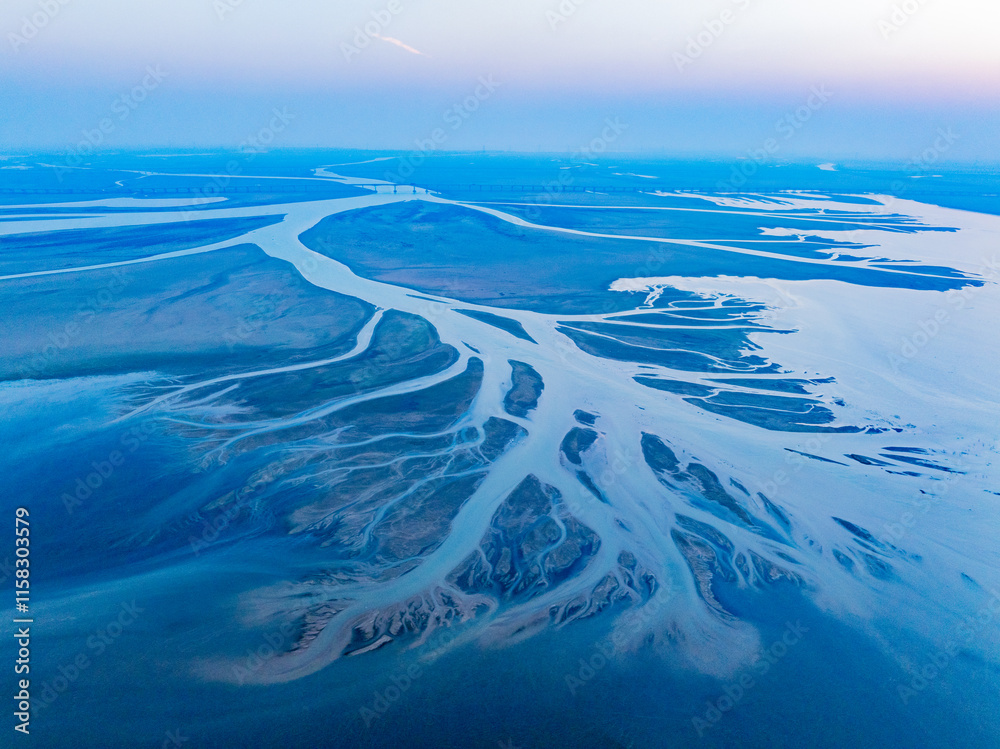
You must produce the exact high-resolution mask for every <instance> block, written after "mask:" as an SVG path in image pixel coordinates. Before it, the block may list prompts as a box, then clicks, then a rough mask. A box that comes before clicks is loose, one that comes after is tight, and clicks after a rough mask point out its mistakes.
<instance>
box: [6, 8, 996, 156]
mask: <svg viewBox="0 0 1000 749" xmlns="http://www.w3.org/2000/svg"><path fill="white" fill-rule="evenodd" d="M997 28H1000V2H997V0H923V1H922V2H920V1H918V0H892V1H884V0H613V1H612V0H562V1H561V2H560V0H503V1H502V2H500V1H498V0H388V1H383V0H377V1H375V2H364V1H361V0H282V1H281V2H278V1H277V0H270V1H269V0H143V1H142V2H134V0H7V2H5V3H4V4H3V7H2V9H0V35H2V38H0V45H2V50H3V51H2V53H0V65H2V72H0V97H2V100H3V102H4V106H3V110H2V111H3V113H2V115H0V153H11V152H23V151H25V150H28V149H45V150H55V151H68V150H72V149H74V148H76V147H77V146H78V144H79V143H80V142H81V139H87V140H88V141H89V142H93V143H94V144H95V146H96V147H98V148H147V147H154V146H166V147H188V146H196V147H236V146H238V145H239V144H240V143H241V142H243V141H244V140H245V139H246V138H248V137H251V136H254V135H255V134H257V133H259V132H261V130H262V129H266V128H267V127H268V124H269V123H270V122H271V120H272V119H273V118H274V117H275V114H274V113H275V110H277V111H278V112H283V113H285V116H286V118H287V119H288V122H287V126H284V127H282V129H281V130H280V132H274V133H272V134H268V135H266V136H265V137H267V138H269V139H270V140H271V144H270V145H271V146H272V147H300V146H331V147H351V148H372V149H380V148H386V149H405V150H410V149H415V148H431V147H433V148H434V149H440V150H455V149H479V148H488V149H511V150H528V151H533V150H536V149H541V150H545V151H574V150H577V149H578V148H580V147H582V146H585V145H587V144H589V143H591V142H593V140H594V139H595V138H600V137H601V136H602V133H603V132H604V130H605V129H606V127H607V124H606V123H607V121H609V120H610V121H612V122H616V123H619V126H620V127H621V132H620V133H619V134H618V135H616V137H615V138H614V139H613V141H611V142H608V143H606V144H605V145H606V147H607V149H608V150H609V151H641V152H656V153H663V154H668V155H669V154H682V155H691V154H711V155H727V156H741V155H746V154H747V153H748V152H750V151H752V150H753V149H759V148H761V147H762V146H763V144H764V143H766V142H767V141H768V139H769V138H776V139H777V140H778V141H779V142H780V145H781V148H780V152H779V153H777V154H776V157H778V158H784V157H788V158H797V157H803V156H815V157H816V158H823V159H832V160H836V159H839V158H845V159H849V158H863V159H872V158H878V159H894V160H909V159H913V158H917V157H918V156H919V155H920V154H921V153H923V152H924V151H925V150H926V149H928V148H932V147H935V143H938V144H940V143H942V140H941V133H942V132H944V133H949V137H948V138H947V140H948V144H947V147H946V148H944V149H939V150H940V158H941V160H942V161H979V162H987V161H988V162H995V161H997V156H996V154H998V153H1000V128H998V127H997V122H998V121H1000V120H998V115H1000V44H998V43H997ZM816 92H823V95H822V96H819V97H817V94H816ZM789 118H791V119H789ZM782 122H784V123H786V125H785V128H784V130H782V127H781V124H780V123H782ZM789 124H790V126H791V127H792V128H793V134H792V135H788V134H787V132H788V126H789ZM272 135H273V138H272V137H271V136H272Z"/></svg>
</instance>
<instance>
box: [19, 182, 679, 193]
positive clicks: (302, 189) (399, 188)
mask: <svg viewBox="0 0 1000 749" xmlns="http://www.w3.org/2000/svg"><path fill="white" fill-rule="evenodd" d="M343 187H359V188H362V189H365V190H372V191H374V192H377V193H395V194H400V193H402V194H406V193H410V194H416V193H444V192H447V193H454V192H476V193H479V192H482V193H545V192H548V193H553V194H559V193H567V192H577V193H586V192H600V193H612V192H613V193H638V192H655V191H656V190H657V189H660V188H657V187H656V186H655V185H642V186H627V185H560V184H558V183H556V184H555V185H497V184H487V183H484V184H454V185H392V184H383V183H358V184H353V185H348V184H344V183H342V182H334V181H332V180H330V181H329V182H326V183H312V184H305V185H287V184H285V185H259V186H254V187H234V186H225V187H222V186H217V185H206V186H202V187H138V186H136V187H121V186H115V187H89V188H88V187H0V195H108V196H128V195H158V196H169V195H177V196H197V197H214V196H217V195H255V194H257V195H260V194H268V195H269V194H275V193H276V194H282V195H284V194H302V193H309V194H312V193H329V192H330V191H331V188H332V189H337V190H339V189H340V188H343ZM662 189H664V190H667V189H670V190H672V189H676V188H675V187H672V188H667V187H664V188H662Z"/></svg>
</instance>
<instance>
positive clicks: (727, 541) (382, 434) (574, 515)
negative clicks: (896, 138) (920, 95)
mask: <svg viewBox="0 0 1000 749" xmlns="http://www.w3.org/2000/svg"><path fill="white" fill-rule="evenodd" d="M297 159H298V160H296V161H294V163H292V162H290V163H289V165H288V172H287V174H288V175H289V176H290V177H294V178H295V179H302V178H305V177H309V178H310V179H311V180H313V181H315V180H326V181H328V182H329V184H330V186H331V193H330V195H337V194H338V193H337V192H336V191H337V190H339V189H341V188H342V187H343V185H342V183H340V182H338V181H337V180H338V177H337V171H336V170H337V169H339V167H326V168H324V165H325V164H330V163H333V162H334V161H335V160H334V159H323V160H320V159H318V158H317V159H316V160H314V161H311V162H310V161H309V160H308V158H307V157H306V156H303V155H300V156H299V157H297ZM345 160H346V159H345ZM132 166H133V165H132V164H125V163H123V164H122V165H120V166H119V167H118V169H117V170H115V169H111V166H110V165H109V170H110V171H104V170H101V169H99V168H95V169H94V172H95V173H94V174H93V175H91V176H90V177H89V179H91V181H92V183H93V184H95V185H97V184H104V183H105V182H107V180H109V179H111V178H112V177H114V178H115V179H118V178H119V176H120V174H122V173H124V172H122V171H121V170H123V169H126V168H131V167H132ZM655 166H656V165H653V164H647V165H645V167H644V168H635V169H631V168H630V169H628V170H623V169H620V168H619V169H617V171H618V172H623V173H624V172H625V171H628V172H635V173H636V174H657V173H658V172H656V171H655V168H654V167H655ZM660 166H661V167H662V168H663V170H664V172H669V173H670V174H672V175H673V177H672V178H677V175H678V174H681V173H682V172H683V170H682V172H678V171H677V170H676V168H675V167H671V166H669V165H660ZM211 167H212V162H211V159H209V160H207V161H204V162H202V163H199V161H198V159H196V158H195V157H185V163H184V164H183V165H178V166H177V167H176V169H175V171H173V172H171V173H169V174H166V173H165V174H162V175H157V174H152V175H150V176H151V177H158V178H159V179H160V182H157V185H160V184H161V183H162V184H164V185H165V184H174V183H178V184H183V183H185V182H186V183H187V184H190V185H191V186H192V189H194V188H196V187H197V184H198V181H199V180H204V179H205V175H211V174H212V173H213V172H212V169H211ZM494 167H495V168H496V165H495V164H494ZM442 168H443V167H442ZM601 168H602V169H603V168H604V167H603V166H602V167H601ZM609 168H610V167H609ZM688 168H690V169H694V167H688ZM715 168H716V167H711V166H706V170H707V172H706V174H703V175H702V176H701V177H700V178H699V179H701V180H703V181H704V180H706V179H708V178H709V177H708V176H706V175H707V174H708V173H711V172H712V170H713V169H715ZM347 169H348V168H347V167H345V170H347ZM366 169H382V170H384V169H385V166H384V165H382V164H380V163H377V164H374V165H368V166H365V167H357V168H355V171H353V172H351V174H357V175H359V176H365V177H366V178H371V177H370V175H368V173H366V172H365V170H366ZM500 169H501V172H503V173H504V174H511V175H512V174H515V173H517V170H518V169H522V170H524V174H523V175H522V181H521V182H520V183H523V184H530V183H531V182H532V180H534V179H539V178H541V177H544V175H546V174H548V173H550V172H551V170H552V165H551V163H550V162H548V161H546V160H537V161H536V162H533V163H529V162H526V161H525V160H524V159H510V160H509V161H508V162H505V163H504V164H503V165H502V168H500ZM160 170H162V171H163V172H167V168H166V167H165V166H163V165H161V164H157V169H156V171H160ZM331 170H333V171H331ZM447 170H450V171H447V173H443V176H441V177H435V179H438V178H441V179H443V178H444V177H445V176H446V177H448V179H454V180H455V181H457V182H463V183H473V182H476V181H477V180H482V179H484V175H483V173H482V172H481V170H480V169H479V167H476V166H474V165H469V164H465V165H464V166H463V165H462V164H460V163H449V164H448V165H447ZM30 172H31V170H26V171H25V172H21V173H19V176H18V179H19V180H22V181H24V180H26V179H28V177H26V176H25V174H28V173H30ZM279 172H280V170H279V169H277V168H275V167H274V166H273V165H272V166H271V167H270V168H269V169H267V170H263V169H262V171H261V176H262V177H264V176H266V177H267V178H269V179H277V180H279V181H280V174H279ZM183 175H189V176H183ZM192 175H193V176H192ZM496 175H497V172H496V171H494V172H493V175H492V176H494V177H495V176H496ZM837 175H838V176H837V177H836V179H837V180H840V181H841V182H838V184H840V185H841V187H840V188H839V191H838V192H837V193H834V194H829V195H817V194H811V195H803V194H802V193H801V192H790V191H793V190H802V189H812V188H811V183H809V181H808V180H805V179H804V178H803V180H802V181H801V182H799V183H797V182H796V179H795V178H793V177H789V178H788V179H789V181H788V182H787V183H786V184H784V185H783V186H782V187H783V190H778V189H777V188H772V189H771V190H770V191H769V192H768V193H767V194H763V195H759V194H753V195H750V194H744V195H740V196H734V195H731V194H719V195H714V194H710V193H703V194H700V195H698V196H696V197H692V196H690V195H682V194H680V193H677V192H666V193H665V194H659V193H661V192H663V190H662V189H661V188H663V187H664V185H662V184H657V185H653V186H651V188H650V190H649V192H646V193H627V194H624V195H625V196H624V197H622V198H617V197H616V195H615V194H609V195H593V196H592V197H588V196H587V194H583V193H574V194H572V195H569V194H567V197H566V199H567V200H568V201H571V202H572V203H573V205H574V206H575V207H573V208H572V209H569V208H566V209H562V208H553V207H550V204H551V203H552V202H553V201H552V199H551V198H552V196H551V195H548V196H547V197H546V198H545V199H543V198H541V197H540V196H536V202H535V203H534V204H532V205H529V206H527V208H526V207H525V206H523V205H522V206H515V205H508V204H509V203H517V202H522V203H523V202H524V201H523V200H503V201H494V202H492V203H490V204H485V203H480V202H474V203H473V202H464V201H461V200H455V199H454V198H453V197H449V196H448V195H437V194H425V193H412V192H411V193H407V194H404V193H399V194H392V193H385V192H382V193H379V194H373V193H371V192H370V191H368V192H367V193H366V192H365V191H364V190H361V189H360V188H350V189H351V193H350V194H345V193H340V194H343V195H344V197H330V195H326V194H324V195H320V196H313V197H308V196H303V195H296V196H290V197H288V198H282V197H280V196H276V195H275V196H272V197H269V198H266V199H264V198H262V197H261V196H260V195H257V196H251V197H253V200H249V199H244V198H242V197H241V198H239V199H237V200H232V201H231V200H229V199H227V200H224V201H215V202H211V203H203V204H200V205H198V206H197V208H196V210H197V219H198V220H199V221H204V222H206V223H205V224H202V227H207V226H208V224H209V223H210V224H211V226H212V227H213V231H212V232H209V233H205V234H204V235H201V234H197V233H196V230H197V229H198V227H199V224H198V223H184V222H186V221H187V222H190V221H191V218H192V216H191V211H192V207H191V206H189V205H182V204H178V205H174V206H171V205H169V204H168V205H164V204H163V202H162V201H163V199H164V198H163V195H162V194H157V197H158V200H159V202H158V203H156V204H155V205H151V206H150V209H151V210H149V211H146V210H143V208H142V206H141V198H142V196H141V195H139V196H138V197H139V200H137V201H135V204H134V205H133V204H128V205H124V204H122V203H121V202H120V199H116V198H112V199H110V200H112V201H114V202H113V203H112V204H111V205H110V206H109V209H108V210H107V211H102V210H101V209H100V204H99V203H98V204H96V205H91V206H89V207H88V208H87V210H86V211H85V212H84V213H74V214H73V216H72V217H70V216H68V215H65V216H61V217H57V216H56V214H53V215H52V216H51V217H48V216H39V215H38V209H37V208H35V207H34V206H35V205H37V203H38V202H39V201H37V200H35V199H34V198H31V197H30V196H24V197H25V200H24V203H25V204H26V207H25V208H24V209H23V218H21V217H19V214H18V209H17V208H16V207H14V206H11V207H9V208H8V209H6V211H5V213H6V215H5V218H6V219H8V220H5V221H4V222H3V223H0V243H2V246H3V247H4V248H10V249H9V252H7V253H5V254H2V255H0V261H2V259H3V258H5V257H6V258H7V259H8V260H9V263H8V265H7V266H3V265H2V263H0V294H2V295H4V296H5V298H6V301H7V305H5V306H6V308H7V309H8V310H9V311H8V312H7V313H6V314H5V317H4V323H3V337H4V344H5V348H4V353H3V367H2V369H0V375H2V378H3V381H2V382H0V404H3V405H4V408H5V411H4V417H3V418H2V419H0V434H2V436H3V440H4V444H6V445H10V449H9V450H8V451H7V452H6V455H5V457H4V459H3V460H4V466H3V469H4V473H5V475H6V476H7V477H8V486H9V487H10V491H9V492H8V493H7V495H6V496H5V497H4V499H3V502H4V506H6V507H8V509H12V508H13V507H15V506H28V507H29V508H30V510H31V516H32V522H33V525H32V543H33V546H32V554H33V557H32V559H33V567H32V574H33V577H32V580H33V582H34V583H35V585H34V586H33V592H32V607H33V608H32V613H33V615H34V617H35V619H36V622H38V625H37V630H38V632H37V635H36V639H35V640H33V648H34V651H33V652H34V655H33V658H34V659H35V660H33V665H32V669H33V671H32V674H33V679H32V681H33V685H34V686H33V693H32V697H33V699H34V700H35V717H34V719H33V729H34V730H35V732H37V733H38V734H40V735H41V736H42V737H43V739H44V740H43V745H45V746H79V745H95V746H97V745H100V746H107V747H115V746H123V747H124V746H129V747H132V746H162V745H163V743H164V741H166V740H168V738H169V736H170V735H172V734H171V732H174V731H181V732H182V733H183V734H184V735H187V736H190V740H191V744H190V745H194V746H234V745H247V744H248V742H251V741H255V742H257V743H258V744H260V745H264V746H283V747H296V746H303V747H305V746H345V747H353V746H359V747H362V746H390V745H404V746H428V747H431V746H434V747H444V746H456V747H465V746H484V747H486V746H495V745H498V744H499V745H502V746H507V745H512V746H521V747H529V746H538V747H542V746H544V747H557V746H594V747H605V746H607V747H619V746H621V747H659V746H675V745H676V746H688V745H692V746H693V745H701V744H704V745H706V746H740V747H743V746H746V747H757V746H760V747H765V746H766V747H770V746H854V745H857V746H865V745H872V746H875V745H883V746H918V745H919V746H955V745H962V746H983V747H989V746H996V745H997V743H998V741H1000V733H998V728H997V726H996V722H995V720H993V719H992V718H991V716H993V715H994V714H995V708H996V706H997V703H998V701H1000V670H998V665H1000V651H998V649H997V644H996V643H997V642H998V638H997V637H996V635H997V629H998V624H1000V598H997V597H996V593H995V592H994V591H996V590H997V589H998V588H1000V574H998V572H997V570H998V564H997V562H998V559H997V551H996V547H995V543H994V542H993V539H995V537H996V533H997V531H998V530H1000V528H998V527H997V526H998V516H997V513H996V509H995V508H996V504H995V503H996V498H997V496H998V495H997V492H1000V481H998V476H997V469H996V455H997V450H998V443H997V433H996V427H995V425H996V423H997V417H998V416H1000V414H998V413H997V411H998V410H1000V407H998V406H997V404H998V403H1000V392H998V384H997V383H996V381H995V377H994V375H993V372H994V371H995V368H996V351H998V350H1000V341H998V340H997V337H998V335H1000V334H998V333H997V331H996V328H995V326H994V325H993V324H992V321H995V319H996V314H997V313H998V312H1000V309H998V307H1000V295H998V293H997V280H998V275H1000V273H998V268H1000V266H998V264H997V263H998V258H997V256H996V251H995V247H996V238H997V236H998V232H1000V220H998V219H997V218H996V217H994V216H990V215H986V214H976V213H971V212H966V211H957V210H951V209H945V208H940V207H937V206H935V205H932V204H929V203H918V202H914V201H912V200H900V199H890V198H886V197H883V196H880V195H878V194H873V193H872V192H869V191H866V190H863V189H859V190H858V192H859V193H864V194H860V195H854V196H843V197H841V196H840V194H839V192H846V188H845V187H844V186H843V184H842V181H843V180H844V176H843V174H842V173H837ZM29 176H30V175H29ZM598 176H606V175H598ZM869 176H870V175H869ZM891 176H892V175H883V177H882V178H881V179H886V180H887V179H889V178H890V177H891ZM459 177H460V178H461V179H458V178H459ZM826 178H827V177H826V176H823V177H822V179H826ZM80 179H82V178H80ZM617 179H619V180H623V179H624V180H628V179H633V180H636V181H638V182H644V180H640V178H638V177H635V178H628V177H623V176H622V175H621V174H619V175H618V176H617ZM831 179H833V178H831ZM951 179H954V180H956V181H959V182H960V181H961V177H960V176H956V177H952V178H951ZM39 180H40V182H44V177H42V176H40V177H39ZM112 181H113V180H112ZM501 181H502V180H501ZM520 183H519V184H520ZM832 184H833V183H831V185H832ZM859 184H860V185H864V184H867V183H865V181H864V179H861V178H860V177H859ZM974 184H975V181H974V180H971V181H970V182H968V185H973V186H974ZM973 186H967V190H968V193H969V194H972V193H974V189H973ZM652 187H656V188H657V189H655V190H653V189H652ZM831 193H833V191H831ZM150 197H152V195H151V196H150ZM561 197H562V196H560V199H561ZM50 198H51V196H47V197H46V201H45V202H46V203H47V204H49V205H50V209H51V210H53V211H56V210H58V209H59V203H58V202H53V203H51V204H50V203H49V199H50ZM588 199H592V200H593V207H591V208H590V209H588V207H587V203H586V202H585V201H586V200H588ZM73 200H74V199H70V198H67V200H65V201H64V202H65V203H67V204H70V203H72V202H73ZM76 200H79V199H78V198H76ZM475 200H479V199H478V198H476V199H475ZM616 201H620V202H619V203H617V205H618V206H634V205H635V204H636V203H637V202H641V203H642V204H643V205H644V206H645V207H644V209H643V210H642V211H638V210H633V209H632V208H628V209H619V208H616V207H615V206H616ZM529 202H530V201H529ZM29 204H30V206H32V207H27V206H28V205H29ZM64 207H65V209H66V210H70V209H73V210H76V209H75V208H74V207H73V206H72V205H66V206H64ZM535 209H537V210H535ZM658 209H662V210H658ZM39 232H44V233H45V234H44V236H45V237H46V241H45V242H44V243H38V242H37V241H35V240H33V239H32V237H38V236H40V235H39ZM109 238H110V239H109ZM60 240H64V241H60ZM31 241H34V242H35V244H32V245H31V250H32V252H31V253H29V254H27V255H26V254H25V253H24V252H23V250H24V249H25V248H26V247H27V245H26V244H25V242H31ZM803 242H806V243H808V244H807V245H806V244H803ZM53 247H58V253H57V256H56V255H52V256H50V254H51V253H49V254H47V253H48V250H47V249H46V248H53ZM109 247H111V248H112V249H113V253H112V254H109V252H108V248H109ZM18 248H19V249H20V250H22V252H20V254H17V256H16V257H14V255H12V254H10V253H13V252H14V250H16V249H18ZM4 262H5V261H4ZM133 602H134V603H133ZM123 606H124V608H123ZM994 609H997V610H996V611H994ZM130 612H131V613H130ZM8 613H11V614H12V613H13V612H8ZM124 621H127V624H126V623H123V622H124ZM800 621H801V624H799V622H800ZM93 638H96V639H93ZM780 643H783V644H784V647H783V648H782V647H778V645H779V644H780ZM775 648H776V650H775ZM762 650H764V651H767V652H769V653H770V654H771V655H770V656H769V658H770V660H768V659H765V661H761V652H762ZM778 651H781V654H780V655H775V653H776V652H778ZM248 653H249V654H248ZM254 653H256V655H254ZM80 654H82V655H84V656H86V658H85V660H87V665H86V666H85V667H76V666H74V665H73V664H74V662H75V659H76V657H77V655H80ZM581 658H582V659H584V663H582V664H581V663H580V659H581ZM772 660H773V663H772V662H770V661H772ZM763 663H767V668H765V667H764V666H763V665H762V664H763ZM928 664H929V666H928ZM935 664H936V665H935ZM74 668H76V671H74V670H73V669H74ZM412 668H416V669H418V672H419V674H420V675H419V676H413V675H412V674H414V673H417V672H416V671H412V670H411V671H410V672H409V673H410V674H411V675H409V676H407V673H408V671H407V669H412ZM67 673H70V674H75V675H74V677H73V678H69V677H68V676H67ZM404 676H405V677H406V678H403V677H404ZM394 677H395V678H396V681H393V678H394ZM60 679H61V681H60ZM407 679H409V681H407ZM741 680H742V681H741ZM404 683H405V684H407V686H406V688H405V689H403V688H401V687H400V686H399V685H400V684H404ZM734 685H736V686H734ZM60 687H61V688H60ZM392 687H395V688H396V689H397V690H398V692H399V696H398V698H393V699H390V697H392V695H395V694H396V692H394V691H392V690H391V688H392ZM737 687H738V688H737ZM387 690H389V691H387ZM727 690H728V691H727ZM380 695H381V698H380ZM726 698H728V699H729V701H730V702H731V703H733V704H731V705H730V704H729V702H726ZM383 700H384V701H383ZM727 705H728V707H727ZM382 708H384V710H383V709H382ZM723 708H725V709H723ZM366 709H367V712H366ZM373 713H374V715H373ZM508 742H510V744H508Z"/></svg>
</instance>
